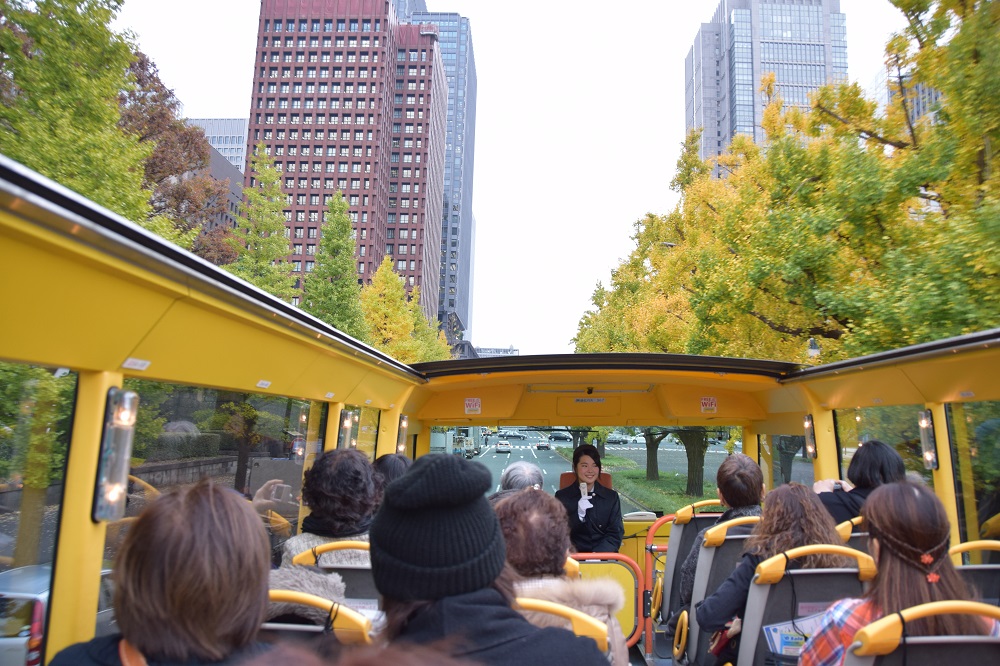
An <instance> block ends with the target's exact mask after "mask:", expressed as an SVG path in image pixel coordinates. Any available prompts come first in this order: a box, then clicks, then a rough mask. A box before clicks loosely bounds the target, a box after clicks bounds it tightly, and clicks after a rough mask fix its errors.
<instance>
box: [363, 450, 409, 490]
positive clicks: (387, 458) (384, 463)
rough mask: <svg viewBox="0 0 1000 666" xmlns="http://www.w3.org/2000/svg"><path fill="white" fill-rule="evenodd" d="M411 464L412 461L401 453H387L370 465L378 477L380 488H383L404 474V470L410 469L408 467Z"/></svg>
mask: <svg viewBox="0 0 1000 666" xmlns="http://www.w3.org/2000/svg"><path fill="white" fill-rule="evenodd" d="M412 464H413V460H412V459H411V458H407V457H406V456H404V455H402V454H401V453H387V454H386V455H384V456H379V457H378V458H376V459H375V462H373V463H372V467H374V468H375V471H376V472H377V473H378V474H379V476H380V483H381V487H382V488H385V487H386V486H387V485H389V484H390V483H392V482H393V481H395V480H396V479H398V478H399V477H401V476H403V475H404V474H406V470H408V469H410V465H412Z"/></svg>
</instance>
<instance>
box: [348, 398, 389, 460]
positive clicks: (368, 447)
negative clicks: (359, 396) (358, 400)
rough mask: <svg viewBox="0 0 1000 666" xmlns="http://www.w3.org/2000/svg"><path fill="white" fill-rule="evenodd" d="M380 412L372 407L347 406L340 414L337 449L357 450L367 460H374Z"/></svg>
mask: <svg viewBox="0 0 1000 666" xmlns="http://www.w3.org/2000/svg"><path fill="white" fill-rule="evenodd" d="M381 416H382V412H381V411H380V410H379V409H376V408H374V407H358V406H356V405H347V406H345V407H344V409H343V411H342V412H341V414H340V435H339V442H338V443H337V448H347V447H350V448H352V449H357V450H358V451H361V452H362V453H364V454H365V455H366V456H368V459H369V460H375V444H376V442H377V440H378V425H379V418H380V417H381Z"/></svg>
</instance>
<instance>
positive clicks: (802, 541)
mask: <svg viewBox="0 0 1000 666" xmlns="http://www.w3.org/2000/svg"><path fill="white" fill-rule="evenodd" d="M816 543H827V544H832V545H843V541H842V540H841V538H840V537H839V536H838V535H837V529H836V525H835V524H834V522H833V519H832V518H831V517H830V514H829V513H827V512H826V511H824V510H823V505H822V504H821V503H820V501H819V499H818V498H817V496H816V495H815V494H814V493H813V492H812V491H810V490H809V488H807V487H805V486H803V485H802V484H799V483H788V484H785V485H783V486H778V487H777V488H775V489H774V490H772V491H771V492H769V493H768V494H767V496H766V497H765V498H764V511H763V513H762V515H761V519H760V522H759V523H757V524H756V525H755V526H754V528H753V531H752V532H751V533H750V537H749V538H748V539H747V541H746V545H745V546H744V549H743V558H742V559H741V560H740V563H739V565H737V567H736V570H735V571H733V573H732V574H730V575H729V578H727V579H726V580H725V581H723V582H722V585H720V586H719V589H717V590H716V591H715V592H714V593H713V594H712V595H711V596H709V597H708V598H706V599H705V600H704V601H702V602H701V603H700V604H698V606H697V608H696V610H695V612H696V613H697V616H698V626H699V628H700V630H701V631H707V632H710V633H711V632H716V631H721V630H724V629H726V630H728V633H730V634H731V635H730V638H729V644H728V645H727V646H726V648H725V651H724V652H723V653H722V654H719V655H718V663H725V662H726V661H729V662H732V663H733V664H735V663H736V655H737V653H738V652H739V647H738V644H739V626H740V624H741V623H742V620H743V613H744V612H746V605H747V593H748V592H749V590H750V583H751V581H752V580H753V577H754V573H755V570H756V569H757V565H758V564H760V563H761V562H762V561H764V560H766V559H767V558H769V557H771V556H772V555H777V554H778V553H781V552H783V551H786V550H790V549H792V548H797V547H798V546H807V545H810V544H816ZM792 565H793V566H797V567H801V568H805V569H815V568H822V567H839V566H846V565H847V561H846V560H845V558H843V557H841V556H838V555H810V556H808V557H805V558H800V559H797V560H794V561H793V562H792ZM734 618H738V619H739V622H734ZM751 640H756V638H752V639H751Z"/></svg>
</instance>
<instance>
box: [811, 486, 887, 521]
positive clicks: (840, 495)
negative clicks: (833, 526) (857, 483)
mask: <svg viewBox="0 0 1000 666" xmlns="http://www.w3.org/2000/svg"><path fill="white" fill-rule="evenodd" d="M873 490H875V489H874V488H854V489H853V490H847V491H844V490H834V491H833V492H829V493H820V494H819V495H817V497H819V501H820V502H822V503H823V506H825V507H826V510H827V511H829V512H830V515H831V516H833V522H835V523H837V524H838V525H839V524H840V523H842V522H844V521H845V520H850V519H851V518H857V517H858V516H860V515H861V505H862V504H864V503H865V500H866V499H868V495H870V494H871V492H872V491H873Z"/></svg>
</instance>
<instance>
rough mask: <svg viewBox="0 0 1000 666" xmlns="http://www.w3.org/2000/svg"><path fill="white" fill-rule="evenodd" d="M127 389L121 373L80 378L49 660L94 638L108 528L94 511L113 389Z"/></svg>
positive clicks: (86, 374) (52, 601)
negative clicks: (94, 516)
mask: <svg viewBox="0 0 1000 666" xmlns="http://www.w3.org/2000/svg"><path fill="white" fill-rule="evenodd" d="M121 384H122V375H121V374H120V373H115V372H81V373H80V375H79V383H78V385H77V398H76V406H75V410H74V413H73V434H72V439H71V445H70V447H69V454H68V459H67V461H66V462H67V464H66V483H65V485H64V487H63V503H62V510H61V513H60V516H59V541H58V548H57V550H56V558H55V577H54V579H53V584H52V594H51V596H50V599H49V622H48V626H47V628H46V629H47V632H48V636H47V640H46V650H45V651H46V660H50V659H51V658H52V657H53V656H54V655H55V654H56V653H57V652H59V651H60V650H62V649H63V648H64V647H66V646H68V645H72V644H73V643H78V642H80V641H86V640H89V639H91V638H93V636H94V625H95V623H96V620H97V600H98V595H99V593H100V579H101V569H102V565H103V562H102V558H103V555H104V538H105V529H106V526H105V524H104V523H94V522H93V521H92V520H91V519H90V509H91V506H92V504H93V499H94V484H95V482H96V479H97V459H98V452H99V451H100V448H101V432H102V430H103V428H104V407H105V403H106V401H107V395H108V389H110V388H111V387H120V386H121Z"/></svg>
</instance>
